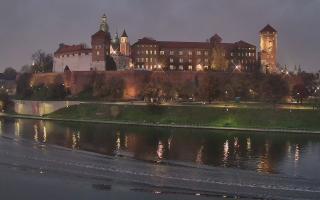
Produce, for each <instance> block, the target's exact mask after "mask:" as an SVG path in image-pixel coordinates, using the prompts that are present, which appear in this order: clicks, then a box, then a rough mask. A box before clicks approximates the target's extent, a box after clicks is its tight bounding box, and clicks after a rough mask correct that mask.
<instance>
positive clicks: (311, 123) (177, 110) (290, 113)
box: [48, 104, 320, 131]
mask: <svg viewBox="0 0 320 200" xmlns="http://www.w3.org/2000/svg"><path fill="white" fill-rule="evenodd" d="M48 117H51V118H59V119H87V120H100V121H101V120H102V121H104V120H105V121H117V122H136V123H159V124H177V125H196V126H199V125H200V126H212V127H234V128H263V129H297V130H314V131H319V130H320V112H319V111H313V110H289V109H271V108H260V109H259V108H230V109H229V110H228V111H226V109H225V108H217V107H203V106H189V107H179V106H138V105H102V104H81V105H79V106H71V107H69V108H65V109H62V110H59V111H57V112H55V113H52V114H50V115H48Z"/></svg>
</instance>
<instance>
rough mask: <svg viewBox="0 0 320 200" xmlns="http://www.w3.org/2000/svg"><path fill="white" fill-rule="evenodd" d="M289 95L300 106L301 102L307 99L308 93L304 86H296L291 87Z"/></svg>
mask: <svg viewBox="0 0 320 200" xmlns="http://www.w3.org/2000/svg"><path fill="white" fill-rule="evenodd" d="M291 95H292V97H293V98H294V99H295V100H296V101H297V102H298V103H301V104H302V103H303V100H304V99H305V98H307V97H308V96H309V95H310V93H309V91H308V89H307V87H306V85H305V84H297V85H295V86H293V89H292V92H291Z"/></svg>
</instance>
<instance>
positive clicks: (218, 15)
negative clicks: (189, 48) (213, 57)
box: [0, 0, 320, 70]
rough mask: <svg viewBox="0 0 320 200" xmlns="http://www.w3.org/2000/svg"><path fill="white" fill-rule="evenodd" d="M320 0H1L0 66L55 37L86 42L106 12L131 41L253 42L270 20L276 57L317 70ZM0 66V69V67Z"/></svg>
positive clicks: (53, 44) (22, 60)
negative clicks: (275, 37) (276, 34)
mask: <svg viewBox="0 0 320 200" xmlns="http://www.w3.org/2000/svg"><path fill="white" fill-rule="evenodd" d="M318 10H320V1H317V0H308V1H301V0H281V1H278V0H268V1H253V0H237V1H234V0H161V1H159V0H91V1H87V0H55V1H49V0H28V1H25V0H10V1H9V0H6V2H2V3H1V7H0V25H1V29H0V44H1V45H0V60H1V63H0V67H2V68H4V67H8V66H15V67H20V66H21V65H23V64H26V63H30V62H31V61H30V55H31V54H32V52H33V51H35V50H36V49H40V48H41V49H44V50H45V51H47V52H53V51H54V50H55V49H56V48H57V46H58V44H59V43H60V42H66V43H79V42H86V43H89V42H90V41H89V40H90V35H91V34H92V33H94V32H95V31H96V30H97V28H98V23H99V18H100V16H101V15H102V14H103V13H107V15H108V17H109V23H110V28H111V31H112V33H114V32H115V31H117V30H118V32H121V31H122V30H123V28H126V30H127V32H128V34H129V37H130V40H131V42H135V41H136V40H137V39H138V38H141V37H143V36H152V37H154V38H156V39H159V40H190V41H204V40H205V39H207V38H208V37H210V36H211V35H212V34H214V33H219V34H220V35H221V36H223V38H224V41H226V42H233V41H236V40H240V39H243V40H247V41H249V42H251V43H254V44H256V45H258V44H259V43H258V42H259V41H258V39H259V38H258V32H259V30H260V29H261V28H262V27H263V26H264V25H265V24H267V23H270V24H272V25H274V26H275V27H276V28H277V29H278V30H279V34H280V36H279V37H280V38H279V39H280V40H279V48H280V52H279V61H280V62H281V63H282V64H289V65H294V64H301V65H303V66H307V67H308V69H313V70H318V68H320V66H319V65H318V64H317V59H318V54H319V52H320V51H319V47H320V40H318V35H320V24H319V22H318V20H319V17H320V14H319V13H318ZM0 70H1V69H0Z"/></svg>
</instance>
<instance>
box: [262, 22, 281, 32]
mask: <svg viewBox="0 0 320 200" xmlns="http://www.w3.org/2000/svg"><path fill="white" fill-rule="evenodd" d="M265 32H270V33H276V32H277V31H276V29H274V28H273V27H272V26H271V25H270V24H268V25H267V26H265V27H264V28H263V29H262V30H261V31H260V33H265Z"/></svg>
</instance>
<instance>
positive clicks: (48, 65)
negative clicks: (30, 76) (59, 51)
mask: <svg viewBox="0 0 320 200" xmlns="http://www.w3.org/2000/svg"><path fill="white" fill-rule="evenodd" d="M32 60H33V64H32V72H33V73H47V72H52V69H53V57H52V55H51V54H47V53H45V52H44V51H42V50H38V51H36V52H35V53H34V54H32Z"/></svg>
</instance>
